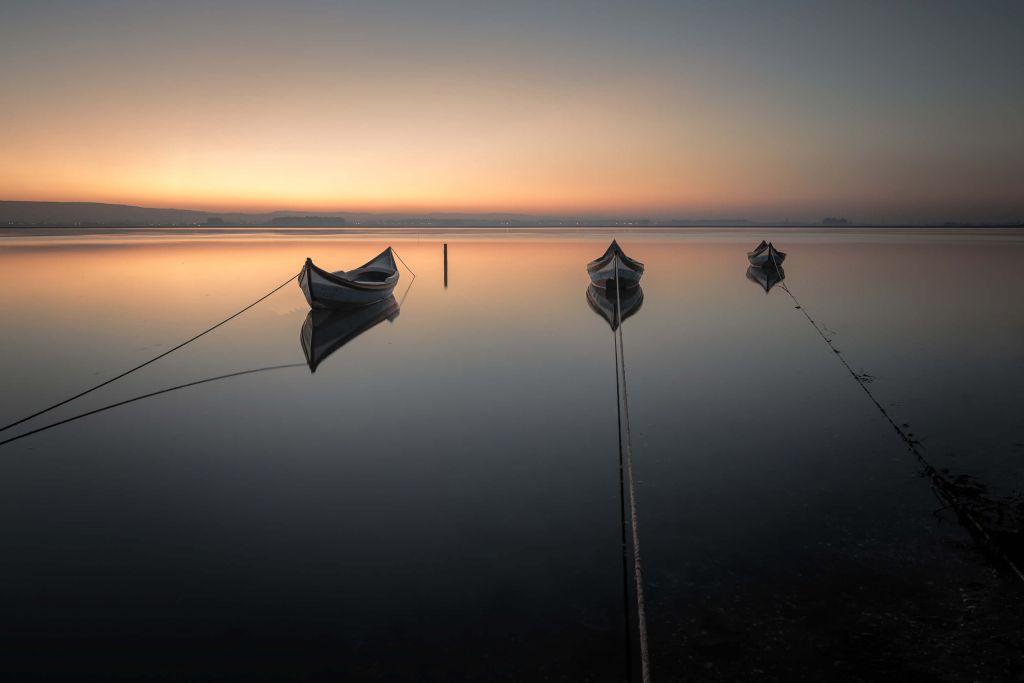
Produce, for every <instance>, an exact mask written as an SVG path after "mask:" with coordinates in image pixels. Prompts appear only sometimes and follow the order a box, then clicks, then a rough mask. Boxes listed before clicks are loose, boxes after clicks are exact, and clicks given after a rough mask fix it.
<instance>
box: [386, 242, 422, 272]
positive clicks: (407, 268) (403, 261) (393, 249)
mask: <svg viewBox="0 0 1024 683" xmlns="http://www.w3.org/2000/svg"><path fill="white" fill-rule="evenodd" d="M388 248H389V249H390V250H391V253H392V254H394V255H395V256H398V260H399V261H401V262H402V265H403V266H405V269H406V270H408V271H409V272H410V273H412V279H413V280H415V279H416V272H415V271H414V270H413V269H412V268H410V267H409V264H408V263H406V262H405V259H403V258H402V257H401V256H399V255H398V252H397V251H395V248H394V247H388Z"/></svg>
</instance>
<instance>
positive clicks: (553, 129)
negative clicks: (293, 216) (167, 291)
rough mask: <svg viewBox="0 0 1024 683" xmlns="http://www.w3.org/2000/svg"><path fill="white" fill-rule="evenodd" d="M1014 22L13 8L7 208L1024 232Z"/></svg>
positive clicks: (826, 12)
mask: <svg viewBox="0 0 1024 683" xmlns="http://www.w3.org/2000/svg"><path fill="white" fill-rule="evenodd" d="M1022 27H1024V3H1022V2H986V1H985V0H978V1H976V2H944V1H943V0H929V1H927V2H925V1H922V2H900V1H893V2H827V1H824V0H819V1H817V2H795V1H794V2H786V1H781V0H780V1H778V2H764V1H763V0H756V1H751V2H742V1H740V0H735V1H730V0H718V1H716V0H697V1H692V2H686V1H682V0H674V1H671V2H632V3H626V2H602V1H601V0H590V1H588V2H568V1H562V2H557V3H552V2H531V1H529V0H517V1H516V2H508V1H505V2H486V1H483V0H480V1H458V0H450V1H448V0H444V1H428V0H420V1H418V2H393V1H391V0H369V1H366V2H327V1H325V0H291V1H290V2H287V3H285V2H262V1H260V0H249V1H245V2H243V1H240V0H221V1H216V0H210V1H204V2H198V1H193V0H177V1H176V2H173V3H171V2H154V1H152V0H131V1H121V0H73V1H70V2H65V1H61V0H49V1H48V0H37V1H35V2H21V1H14V0H0V150H3V163H2V164H0V199H9V200H47V201H100V202H113V203H129V204H139V205H143V206H158V207H177V208H196V209H204V210H217V211H234V210H246V211H261V210H271V209H294V210H309V211H317V210H320V211H328V210H330V211H346V210H352V211H417V212H418V211H467V212H481V211H503V212H504V211H511V212H524V213H545V214H575V215H608V216H636V217H649V218H664V217H683V218H725V217H736V218H739V217H746V218H753V219H764V220H785V219H791V220H805V219H811V220H815V219H820V218H822V217H823V216H847V217H850V218H851V219H853V220H857V221H884V220H901V221H911V222H913V221H933V220H974V221H1002V220H1022V219H1024V192H1022V191H1021V188H1022V187H1024V40H1021V37H1020V32H1021V28H1022Z"/></svg>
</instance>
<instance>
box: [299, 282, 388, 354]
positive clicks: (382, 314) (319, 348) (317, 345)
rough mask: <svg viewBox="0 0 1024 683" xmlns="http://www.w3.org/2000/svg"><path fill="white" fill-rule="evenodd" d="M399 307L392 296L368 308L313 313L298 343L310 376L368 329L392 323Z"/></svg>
mask: <svg viewBox="0 0 1024 683" xmlns="http://www.w3.org/2000/svg"><path fill="white" fill-rule="evenodd" d="M399 310H400V307H399V305H398V301H396V300H395V297H394V295H391V296H389V297H388V298H387V299H384V300H383V301H378V302H377V303H375V304H370V305H369V306H361V307H359V308H351V309H348V310H325V309H315V310H312V311H310V312H309V314H308V315H307V316H306V320H305V321H304V322H303V323H302V331H301V332H300V334H299V339H300V340H301V342H302V352H303V353H304V354H305V356H306V363H307V364H308V365H309V371H310V372H316V369H317V366H319V365H320V363H322V362H323V361H324V360H325V359H326V358H327V357H328V356H330V355H331V354H332V353H334V352H335V351H337V350H338V349H340V348H341V347H342V346H344V345H345V344H347V343H348V342H350V341H352V340H353V339H355V338H356V337H358V336H359V335H361V334H362V333H363V332H366V331H367V330H368V329H370V328H371V327H374V326H376V325H378V324H379V323H381V322H383V321H385V320H388V321H390V322H394V320H395V318H397V317H398V312H399Z"/></svg>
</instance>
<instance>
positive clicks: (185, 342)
mask: <svg viewBox="0 0 1024 683" xmlns="http://www.w3.org/2000/svg"><path fill="white" fill-rule="evenodd" d="M298 275H299V274H298V273H296V274H295V275H292V276H291V277H289V278H288V279H287V280H285V281H284V282H282V283H281V284H279V285H278V286H277V287H274V288H273V289H272V290H270V291H269V292H267V293H266V294H264V295H263V296H261V297H260V298H259V299H256V301H253V302H252V303H251V304H249V305H248V306H246V307H245V308H243V309H241V310H239V311H238V312H237V313H232V314H231V315H229V316H228V317H227V318H224V320H221V321H220V322H219V323H217V324H216V325H214V326H213V327H208V328H206V329H205V330H203V331H202V332H200V333H199V334H197V335H196V336H194V337H192V338H191V339H187V340H185V341H183V342H181V343H180V344H178V345H177V346H175V347H174V348H172V349H168V350H167V351H164V352H163V353H161V354H160V355H158V356H154V357H153V358H150V359H149V360H147V361H146V362H145V363H140V364H139V365H136V366H135V367H134V368H131V369H130V370H125V371H124V372H122V373H121V374H120V375H117V376H116V377H111V378H110V379H108V380H106V381H104V382H100V383H99V384H97V385H96V386H94V387H90V388H89V389H86V390H85V391H82V392H79V393H77V394H75V395H74V396H72V397H70V398H66V399H64V400H63V401H58V402H57V403H54V404H53V405H51V406H48V407H46V408H43V409H42V410H38V411H36V412H34V413H32V414H31V415H29V416H27V417H23V418H21V419H20V420H15V421H14V422H12V423H10V424H8V425H4V426H3V427H0V432H2V431H4V430H7V429H10V428H11V427H16V426H17V425H20V424H21V423H22V422H28V421H29V420H31V419H32V418H34V417H39V416H40V415H42V414H43V413H48V412H50V411H51V410H53V409H54V408H59V407H61V406H62V405H65V404H67V403H71V402H72V401H74V400H75V399H77V398H81V397H83V396H85V395H86V394H90V393H92V392H94V391H96V390H97V389H99V388H101V387H105V386H107V385H108V384H110V383H112V382H116V381H117V380H119V379H121V378H122V377H126V376H128V375H130V374H132V373H133V372H135V371H136V370H141V369H142V368H144V367H146V366H147V365H149V364H150V363H155V362H156V361H158V360H160V359H161V358H163V357H164V356H167V355H170V354H172V353H174V352H175V351H177V350H178V349H180V348H181V347H183V346H186V345H188V344H191V343H192V342H194V341H195V340H197V339H199V338H200V337H202V336H203V335H205V334H209V333H210V332H213V331H214V330H215V329H217V328H218V327H220V326H221V325H223V324H224V323H226V322H229V321H231V320H234V319H235V318H237V317H238V316H240V315H242V314H243V313H245V312H246V311H248V310H249V309H250V308H252V307H253V306H255V305H256V304H258V303H260V302H261V301H263V300H264V299H266V298H268V297H269V296H270V295H271V294H274V293H276V292H277V291H278V290H280V289H282V288H283V287H284V286H285V285H287V284H288V283H289V282H291V281H292V280H294V279H295V278H296V277H298ZM2 443H7V442H6V441H4V442H2Z"/></svg>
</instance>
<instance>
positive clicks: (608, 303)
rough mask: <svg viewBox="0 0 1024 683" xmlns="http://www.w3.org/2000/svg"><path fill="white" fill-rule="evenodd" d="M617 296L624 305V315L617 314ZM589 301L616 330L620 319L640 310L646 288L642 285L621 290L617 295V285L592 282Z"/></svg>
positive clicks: (588, 291)
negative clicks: (609, 285)
mask: <svg viewBox="0 0 1024 683" xmlns="http://www.w3.org/2000/svg"><path fill="white" fill-rule="evenodd" d="M616 298H618V303H620V304H621V306H622V315H621V316H616V315H615V304H616ZM587 303H588V304H590V308H591V309H593V311H594V313H597V314H598V315H599V316H601V317H602V318H604V319H605V320H606V321H607V322H608V324H609V325H611V327H612V331H613V332H614V331H615V330H616V329H618V327H619V325H618V321H625V320H626V319H627V318H629V317H630V316H631V315H634V314H635V313H636V312H637V311H639V310H640V307H641V306H642V305H643V303H644V288H643V287H641V286H640V285H637V286H635V287H629V288H627V289H623V290H620V291H619V292H618V297H616V292H615V287H614V286H612V287H604V286H601V285H596V284H591V285H589V286H588V287H587Z"/></svg>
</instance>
